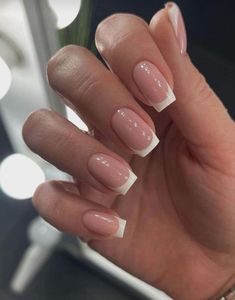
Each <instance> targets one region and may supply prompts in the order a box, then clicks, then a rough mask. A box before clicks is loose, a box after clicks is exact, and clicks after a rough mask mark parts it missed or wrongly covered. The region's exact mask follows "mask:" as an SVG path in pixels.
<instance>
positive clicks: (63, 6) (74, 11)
mask: <svg viewBox="0 0 235 300" xmlns="http://www.w3.org/2000/svg"><path fill="white" fill-rule="evenodd" d="M48 4H49V6H50V7H51V9H52V11H53V12H54V14H55V16H56V19H57V24H56V25H57V28H58V29H63V28H65V27H67V26H69V25H70V24H71V23H72V22H73V21H74V19H75V18H76V17H77V15H78V13H79V10H80V7H81V0H67V1H64V0H48Z"/></svg>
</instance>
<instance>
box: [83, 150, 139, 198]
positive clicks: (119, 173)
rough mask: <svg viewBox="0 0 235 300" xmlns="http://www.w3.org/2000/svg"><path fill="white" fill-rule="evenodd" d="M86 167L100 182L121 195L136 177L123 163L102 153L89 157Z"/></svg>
mask: <svg viewBox="0 0 235 300" xmlns="http://www.w3.org/2000/svg"><path fill="white" fill-rule="evenodd" d="M88 169H89V171H90V173H91V174H92V175H93V176H94V177H95V178H96V179H97V180H98V181H99V182H100V183H102V184H103V185H105V186H106V187H108V188H110V189H112V190H114V191H115V192H118V193H121V194H123V195H125V194H126V193H127V192H128V190H129V189H130V187H131V186H132V185H133V184H134V182H135V181H136V179H137V177H136V175H135V174H134V173H133V172H132V171H131V170H130V169H128V168H127V167H126V166H125V165H124V164H123V163H121V162H120V161H118V160H117V159H115V158H113V157H111V156H109V155H106V154H102V153H97V154H94V155H92V156H91V157H90V159H89V160H88Z"/></svg>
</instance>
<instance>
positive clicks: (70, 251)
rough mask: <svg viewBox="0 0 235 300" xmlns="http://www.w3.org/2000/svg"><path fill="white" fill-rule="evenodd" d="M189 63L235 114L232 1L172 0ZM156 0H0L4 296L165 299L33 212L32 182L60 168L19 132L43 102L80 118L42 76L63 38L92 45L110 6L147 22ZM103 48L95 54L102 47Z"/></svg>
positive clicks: (0, 296)
mask: <svg viewBox="0 0 235 300" xmlns="http://www.w3.org/2000/svg"><path fill="white" fill-rule="evenodd" d="M177 3H178V4H179V5H180V7H181V9H182V12H183V15H184V18H185V23H186V28H187V32H188V40H189V42H188V44H189V48H188V51H189V53H190V56H191V58H192V60H193V61H194V63H195V64H196V65H197V67H198V68H199V69H200V70H201V71H202V73H203V74H204V75H205V76H206V78H207V80H208V82H209V83H210V85H211V86H212V87H213V88H214V90H215V91H216V92H217V94H218V95H219V96H220V97H221V99H222V100H223V101H224V103H225V105H226V107H227V109H228V110H229V112H230V114H231V115H232V117H233V118H235V100H234V95H233V93H234V92H233V90H234V83H235V55H234V53H235V41H234V36H235V24H234V17H233V13H234V9H235V3H234V1H219V0H214V1H210V0H208V1H205V0H194V1H193V0H188V1H187V0H185V1H183V0H182V1H177ZM163 5H164V1H158V0H154V1H152V0H147V1H141V0H1V2H0V300H5V299H24V300H28V299H30V300H42V299H43V300H44V299H45V300H46V299H50V300H51V299H58V300H59V299H66V300H73V299H82V300H85V299H89V300H93V299H94V300H97V299H112V300H115V299H121V300H122V299H123V300H124V299H125V300H126V299H137V300H138V299H159V300H161V299H165V300H166V299H169V298H168V297H167V296H166V295H164V294H163V293H161V292H160V291H157V290H155V289H153V288H151V287H150V286H148V285H147V284H145V283H143V282H141V281H140V280H137V279H135V278H134V277H132V276H130V275H128V274H127V273H125V272H123V271H122V270H120V269H119V268H117V267H116V266H114V265H112V264H111V263H109V262H108V261H106V260H105V259H104V258H102V257H101V256H100V255H98V254H97V253H95V252H94V251H92V250H91V249H89V248H88V247H87V246H86V245H85V244H83V243H82V242H81V241H79V240H78V239H76V238H75V237H70V236H65V235H63V234H62V233H60V232H58V231H57V230H56V229H55V228H53V227H52V226H50V225H49V224H47V223H46V222H44V221H43V220H42V219H40V218H39V217H38V216H37V213H36V212H35V210H34V209H33V207H32V204H31V197H32V195H33V192H34V190H35V188H36V187H37V185H38V184H40V183H42V182H43V181H45V180H48V179H58V178H60V179H66V178H68V177H67V175H66V174H64V173H62V172H60V171H59V170H57V169H55V168H54V167H53V166H51V165H50V164H48V163H47V162H45V161H44V160H42V159H40V158H39V157H38V156H36V155H34V154H33V153H32V152H30V151H29V149H28V148H27V147H26V145H25V144H24V142H23V140H22V136H21V128H22V124H23V122H24V120H25V118H26V117H27V115H28V114H29V113H30V112H32V111H34V110H36V109H38V108H42V107H47V108H52V109H53V110H56V111H57V112H59V113H60V114H63V115H66V116H67V118H68V119H69V120H71V121H72V122H73V123H75V124H76V125H77V126H78V127H80V128H82V129H83V130H86V129H87V127H86V125H85V124H84V123H83V122H82V121H81V120H80V119H79V118H78V117H77V116H76V115H75V114H74V113H73V112H72V111H71V110H69V109H68V108H67V107H65V106H64V104H62V102H60V100H59V99H58V98H57V96H56V95H55V94H54V93H53V92H52V90H51V89H50V88H49V87H48V85H47V78H46V72H45V70H46V64H47V61H48V59H49V58H50V57H51V56H52V55H53V54H54V53H55V52H56V51H57V50H58V49H59V48H60V47H62V46H64V45H66V44H71V43H72V44H79V45H83V46H85V47H88V48H89V49H90V50H91V51H92V52H93V53H94V54H96V55H97V56H98V54H97V51H96V49H95V45H94V32H95V29H96V27H97V25H98V24H99V22H100V21H101V20H103V19H104V18H105V17H107V16H109V15H110V14H112V13H115V12H129V13H134V14H137V15H139V16H141V17H143V18H144V19H145V20H146V21H149V20H150V19H151V16H152V15H153V14H154V13H155V11H156V10H158V9H160V8H162V7H163ZM98 57H99V56H98Z"/></svg>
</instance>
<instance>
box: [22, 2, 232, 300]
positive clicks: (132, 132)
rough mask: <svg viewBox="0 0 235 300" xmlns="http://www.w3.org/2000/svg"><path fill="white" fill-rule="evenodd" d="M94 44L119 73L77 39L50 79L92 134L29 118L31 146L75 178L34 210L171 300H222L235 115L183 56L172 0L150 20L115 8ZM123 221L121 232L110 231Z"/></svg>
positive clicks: (43, 190)
mask: <svg viewBox="0 0 235 300" xmlns="http://www.w3.org/2000/svg"><path fill="white" fill-rule="evenodd" d="M177 26H178V27H177ZM96 43H97V48H98V50H99V52H100V53H101V55H102V56H103V58H104V60H105V61H106V62H107V65H108V66H109V68H110V69H111V70H112V72H110V71H108V70H107V69H106V68H105V66H104V65H102V64H101V62H99V61H98V59H96V58H95V56H93V55H92V54H91V53H90V52H89V51H88V50H86V49H84V48H81V47H77V46H68V47H65V48H63V49H62V50H60V51H59V52H58V53H57V54H56V55H55V56H54V57H53V58H52V59H51V60H50V62H49V64H48V78H49V82H50V84H51V86H52V87H53V89H54V90H55V91H56V92H57V93H58V94H60V95H61V96H62V97H63V98H64V99H65V101H66V103H69V105H70V106H71V107H73V109H74V110H75V111H76V112H77V113H78V114H79V115H80V116H81V117H82V118H83V119H84V120H85V121H86V122H87V124H89V127H90V128H91V129H92V132H93V133H94V135H92V136H91V135H87V134H85V133H83V132H81V131H80V130H78V129H77V128H76V127H75V126H73V125H72V124H71V123H70V122H68V121H67V120H65V119H64V118H63V117H61V116H59V115H57V114H56V113H54V112H52V111H47V110H40V111H38V112H35V113H33V114H32V115H31V116H29V118H28V119H27V121H26V123H25V125H24V128H23V135H24V139H25V141H26V143H27V144H28V145H29V147H30V148H31V149H32V150H33V151H35V152H36V153H38V154H39V155H41V156H42V157H43V158H45V159H47V160H48V161H50V162H51V163H52V164H54V165H55V166H57V167H58V168H59V169H62V170H63V171H66V172H67V173H69V174H71V175H72V176H73V177H74V178H75V179H76V180H75V182H76V183H66V182H55V181H53V182H47V183H44V184H42V185H41V186H39V188H38V189H37V191H36V193H35V195H34V198H33V202H34V205H35V206H36V208H37V210H38V211H39V213H40V215H41V216H42V217H43V218H45V219H46V220H47V221H48V222H50V223H51V224H53V225H54V226H55V227H57V228H59V229H60V230H62V231H65V232H68V233H70V234H74V235H78V236H80V237H81V238H82V239H83V240H86V241H87V242H88V243H89V245H90V246H91V247H92V248H94V249H96V250H97V251H98V252H100V253H101V254H102V255H104V256H106V257H107V258H108V259H110V260H111V261H113V262H114V263H116V264H117V265H119V266H121V267H122V268H124V269H125V270H127V271H129V272H130V273H132V274H134V275H135V276H137V277H139V278H141V279H142V280H144V281H146V282H148V283H150V284H152V285H154V286H155V287H157V288H160V289H162V290H164V291H165V292H166V293H168V294H169V295H170V296H172V297H173V298H174V299H181V300H184V299H185V300H189V299H190V300H194V299H195V300H199V299H203V300H204V299H216V297H217V296H218V297H219V295H220V294H222V293H223V292H225V291H226V289H227V288H229V287H231V285H232V284H233V283H235V217H234V215H235V125H234V121H233V120H232V119H231V118H230V116H229V114H228V112H227V110H226V108H225V107H224V106H223V104H222V102H221V101H220V100H219V99H218V98H217V96H216V95H215V94H214V93H213V91H212V90H211V89H210V87H208V85H207V84H206V82H205V79H204V77H203V76H202V75H201V74H200V73H199V72H198V71H197V70H196V68H195V67H194V66H193V64H192V63H191V61H190V59H189V57H188V56H187V54H186V53H185V51H186V35H185V32H184V26H183V21H182V19H181V18H180V14H179V11H178V10H177V7H176V6H175V5H174V4H168V5H167V7H166V8H165V9H162V10H161V11H159V12H158V13H157V14H156V15H155V16H154V17H153V19H152V21H151V23H150V25H149V26H148V25H147V24H146V23H145V22H144V21H143V20H142V19H140V18H138V17H136V16H134V15H128V14H116V15H113V16H111V17H109V18H108V19H106V20H104V21H103V22H102V23H101V24H100V25H99V26H98V29H97V32H96ZM171 90H173V91H174V94H175V96H176V101H174V100H175V98H174V94H173V93H172V91H171ZM162 100H164V101H162ZM170 103H172V104H170ZM169 104H170V105H169ZM168 105H169V106H168ZM152 106H154V107H155V108H156V109H157V110H158V111H160V110H162V109H163V108H165V107H166V106H167V108H165V109H164V110H163V111H162V112H160V113H159V112H157V111H156V110H155V109H154V108H153V107H152ZM155 128H156V135H157V136H158V138H159V139H160V142H159V144H157V143H158V139H157V137H156V136H155V134H154V133H153V132H154V131H155ZM156 145H157V146H156ZM155 146H156V147H155ZM154 147H155V148H154ZM153 148H154V149H153ZM152 149H153V151H152V152H151V153H149V152H150V151H151V150H152ZM148 153H149V155H147V154H148ZM144 155H145V157H144V158H143V157H140V156H144ZM127 162H128V163H127ZM130 170H132V171H130ZM134 174H136V176H137V177H138V179H137V180H136V182H135V183H134V181H135V175H134ZM133 183H134V184H133ZM132 184H133V186H132V187H131V185H132ZM130 187H131V188H130ZM129 188H130V190H129V191H128V192H127V190H128V189H129ZM126 192H127V193H126ZM124 193H126V194H125V195H122V194H124ZM118 216H119V217H120V218H122V219H125V220H127V225H126V229H125V234H124V237H123V239H120V238H113V236H114V235H116V236H121V235H122V234H123V227H124V225H125V224H124V221H123V220H121V219H118V218H117V217H118Z"/></svg>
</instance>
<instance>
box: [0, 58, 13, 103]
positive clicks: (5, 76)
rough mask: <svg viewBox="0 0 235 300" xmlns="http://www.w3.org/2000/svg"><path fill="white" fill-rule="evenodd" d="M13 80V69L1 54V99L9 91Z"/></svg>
mask: <svg viewBox="0 0 235 300" xmlns="http://www.w3.org/2000/svg"><path fill="white" fill-rule="evenodd" d="M11 82H12V75H11V70H10V69H9V67H8V65H7V64H6V62H5V61H4V59H3V58H2V57H1V56H0V100H1V99H2V98H3V97H4V96H5V95H6V93H7V92H8V90H9V88H10V86H11Z"/></svg>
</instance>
